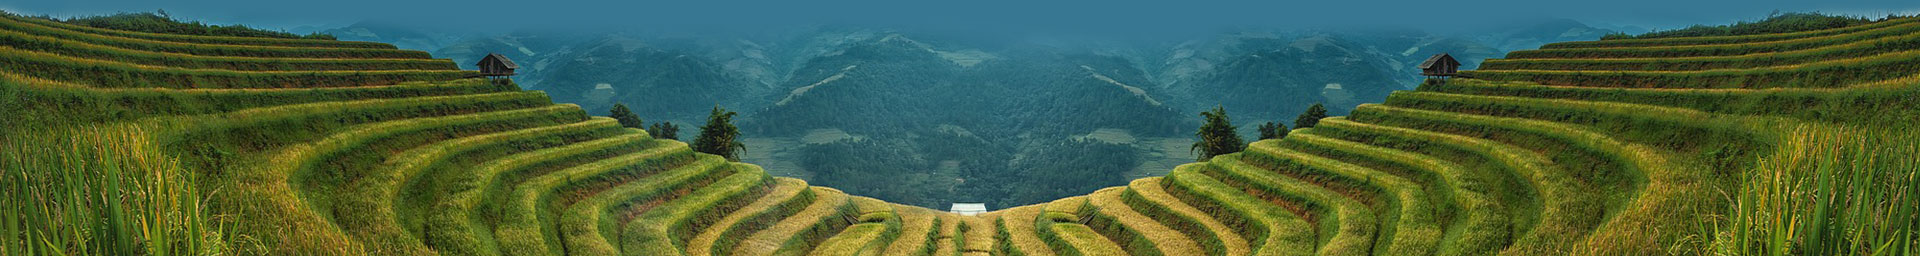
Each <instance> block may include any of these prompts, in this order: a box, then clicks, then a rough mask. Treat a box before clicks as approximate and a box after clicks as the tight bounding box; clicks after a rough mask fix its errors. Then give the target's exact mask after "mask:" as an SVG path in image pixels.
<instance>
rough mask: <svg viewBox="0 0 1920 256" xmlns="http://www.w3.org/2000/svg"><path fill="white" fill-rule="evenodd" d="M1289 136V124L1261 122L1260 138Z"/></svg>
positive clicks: (1268, 138)
mask: <svg viewBox="0 0 1920 256" xmlns="http://www.w3.org/2000/svg"><path fill="white" fill-rule="evenodd" d="M1286 137H1287V124H1282V123H1280V122H1267V123H1265V124H1260V139H1262V140H1271V139H1279V138H1286Z"/></svg>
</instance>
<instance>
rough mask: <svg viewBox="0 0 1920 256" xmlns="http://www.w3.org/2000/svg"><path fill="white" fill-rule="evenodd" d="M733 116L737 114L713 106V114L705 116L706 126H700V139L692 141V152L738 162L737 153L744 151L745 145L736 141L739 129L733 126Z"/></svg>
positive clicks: (738, 136)
mask: <svg viewBox="0 0 1920 256" xmlns="http://www.w3.org/2000/svg"><path fill="white" fill-rule="evenodd" d="M735 114H738V113H734V112H733V111H727V110H726V109H722V108H720V106H714V107H713V114H712V115H709V116H707V124H706V125H702V126H700V137H698V138H695V139H693V150H694V151H699V152H700V153H707V154H714V155H719V156H722V157H726V158H727V160H728V161H736V162H737V161H740V154H739V153H740V152H741V151H746V150H747V145H746V144H743V143H740V141H738V139H739V138H740V128H739V127H734V126H733V116H734V115H735Z"/></svg>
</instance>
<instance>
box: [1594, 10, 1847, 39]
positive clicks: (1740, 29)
mask: <svg viewBox="0 0 1920 256" xmlns="http://www.w3.org/2000/svg"><path fill="white" fill-rule="evenodd" d="M1883 20H1884V19H1883ZM1870 22H1875V20H1873V19H1868V18H1866V17H1855V16H1842V15H1829V14H1823V13H1820V12H1790V13H1784V14H1782V13H1780V12H1779V11H1774V13H1773V14H1768V15H1767V18H1766V19H1762V20H1760V21H1742V22H1739V23H1734V24H1733V25H1715V26H1708V25H1693V26H1692V27H1687V28H1683V29H1674V30H1666V31H1654V32H1648V33H1646V34H1640V35H1637V36H1636V35H1628V34H1618V33H1616V34H1608V35H1606V36H1604V37H1601V38H1600V39H1601V40H1619V39H1650V38H1669V37H1701V36H1733V35H1754V34H1774V33H1790V32H1801V31H1814V30H1822V29H1834V28H1843V27H1851V26H1858V25H1862V24H1867V23H1870Z"/></svg>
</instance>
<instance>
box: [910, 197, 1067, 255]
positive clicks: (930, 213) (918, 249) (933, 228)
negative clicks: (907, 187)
mask: <svg viewBox="0 0 1920 256" xmlns="http://www.w3.org/2000/svg"><path fill="white" fill-rule="evenodd" d="M899 208H900V210H898V211H896V212H897V213H899V214H900V222H901V224H900V237H897V238H895V239H894V240H893V244H889V245H887V249H886V250H885V251H883V252H882V254H881V255H927V254H929V253H932V252H933V249H934V247H935V246H936V244H937V243H938V242H939V241H940V239H939V238H940V218H939V215H942V214H944V213H945V212H937V211H934V210H931V209H926V208H920V207H912V206H902V207H899ZM1000 231H1001V232H1006V231H1008V229H1006V228H1001V229H1000ZM1028 236H1032V234H1031V233H1029V234H1028ZM1002 241H1007V240H1004V239H1003V240H1002Z"/></svg>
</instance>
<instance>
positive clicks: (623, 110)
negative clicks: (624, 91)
mask: <svg viewBox="0 0 1920 256" xmlns="http://www.w3.org/2000/svg"><path fill="white" fill-rule="evenodd" d="M607 112H610V113H609V114H607V117H612V118H613V120H615V121H620V126H621V127H627V128H634V129H646V128H647V126H645V125H641V123H643V122H641V121H640V115H635V114H633V110H630V109H627V104H619V103H614V104H613V110H609V111H607Z"/></svg>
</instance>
